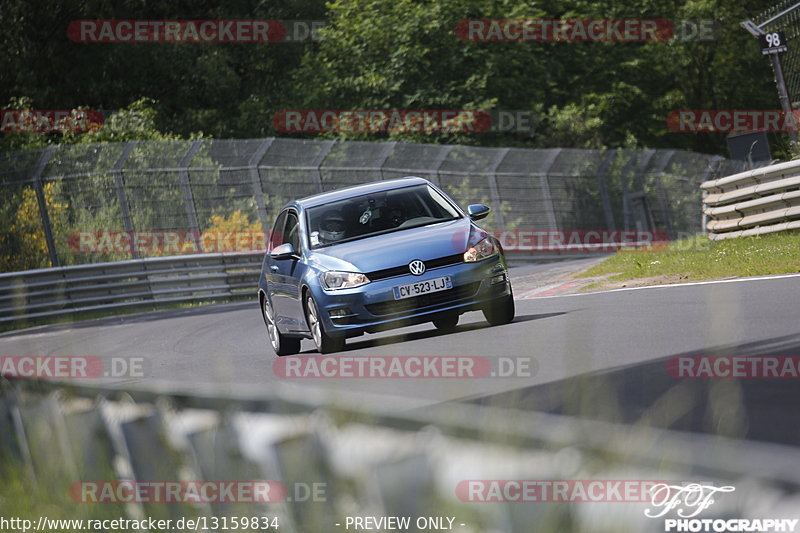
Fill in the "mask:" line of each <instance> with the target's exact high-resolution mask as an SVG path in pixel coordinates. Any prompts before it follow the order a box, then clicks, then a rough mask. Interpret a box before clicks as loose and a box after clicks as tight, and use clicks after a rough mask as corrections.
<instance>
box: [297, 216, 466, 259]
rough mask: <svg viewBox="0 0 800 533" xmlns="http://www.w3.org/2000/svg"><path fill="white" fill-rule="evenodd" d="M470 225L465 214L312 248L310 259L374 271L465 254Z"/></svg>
mask: <svg viewBox="0 0 800 533" xmlns="http://www.w3.org/2000/svg"><path fill="white" fill-rule="evenodd" d="M471 227H472V223H471V221H470V220H469V219H468V218H466V217H464V218H460V219H458V220H452V221H449V222H440V223H438V224H432V225H429V226H421V227H418V228H409V229H404V230H400V231H395V232H393V233H385V234H383V235H376V236H374V237H367V238H366V239H360V240H357V241H352V242H345V243H342V244H337V245H334V246H328V247H325V248H320V249H318V250H312V251H311V254H310V256H311V257H310V259H311V261H310V262H311V263H312V264H315V266H317V267H318V268H321V269H324V270H344V271H351V272H374V271H375V270H383V269H385V268H393V267H397V266H402V265H407V264H408V263H409V262H411V261H413V260H414V259H421V260H423V261H427V260H430V259H437V258H439V257H446V256H448V255H455V254H463V253H464V252H465V251H466V249H467V240H468V238H469V233H470V229H471Z"/></svg>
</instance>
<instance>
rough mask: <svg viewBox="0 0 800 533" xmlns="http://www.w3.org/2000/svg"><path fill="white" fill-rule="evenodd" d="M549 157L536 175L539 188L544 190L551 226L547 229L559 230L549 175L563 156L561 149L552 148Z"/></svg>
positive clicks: (543, 194)
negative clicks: (560, 156)
mask: <svg viewBox="0 0 800 533" xmlns="http://www.w3.org/2000/svg"><path fill="white" fill-rule="evenodd" d="M550 150H551V152H550V154H548V157H547V158H545V160H544V163H543V164H542V170H540V171H539V172H537V173H535V174H539V186H540V187H541V189H542V201H543V202H544V208H545V212H546V214H547V223H548V225H549V226H550V227H549V228H547V229H551V230H558V220H557V219H556V206H555V205H554V204H553V195H552V194H551V192H550V181H549V178H548V176H547V173H548V172H550V169H551V168H553V165H554V164H555V162H556V159H558V156H559V154H561V148H551V149H550ZM535 174H534V175H535Z"/></svg>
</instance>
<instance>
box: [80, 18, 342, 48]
mask: <svg viewBox="0 0 800 533" xmlns="http://www.w3.org/2000/svg"><path fill="white" fill-rule="evenodd" d="M326 24H327V22H326V21H324V20H264V19H260V20H152V19H126V20H119V19H114V20H111V19H107V20H73V21H72V22H70V23H69V26H68V27H67V36H68V37H69V39H70V40H72V41H74V42H77V43H280V42H306V41H318V40H319V39H320V33H319V30H320V28H322V27H323V26H325V25H326Z"/></svg>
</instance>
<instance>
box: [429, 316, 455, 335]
mask: <svg viewBox="0 0 800 533" xmlns="http://www.w3.org/2000/svg"><path fill="white" fill-rule="evenodd" d="M458 318H459V317H458V314H457V313H449V314H446V315H441V316H438V317H436V318H434V319H433V325H434V326H436V329H438V330H440V331H443V332H446V333H449V332H451V331H454V330H455V329H456V326H458Z"/></svg>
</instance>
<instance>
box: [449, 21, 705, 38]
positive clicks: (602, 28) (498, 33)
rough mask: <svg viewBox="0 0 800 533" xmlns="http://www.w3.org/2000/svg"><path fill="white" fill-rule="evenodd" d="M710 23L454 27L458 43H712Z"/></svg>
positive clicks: (546, 23)
mask: <svg viewBox="0 0 800 533" xmlns="http://www.w3.org/2000/svg"><path fill="white" fill-rule="evenodd" d="M718 33H719V24H718V23H716V21H714V20H668V19H660V18H655V19H638V18H634V19H601V18H596V19H594V18H588V19H534V18H522V19H463V20H460V21H459V22H458V24H457V25H456V28H455V34H456V36H457V37H458V38H459V39H461V40H462V41H477V42H506V41H526V42H570V43H573V42H665V41H678V42H686V41H712V40H714V39H715V38H716V36H717V34H718Z"/></svg>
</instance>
